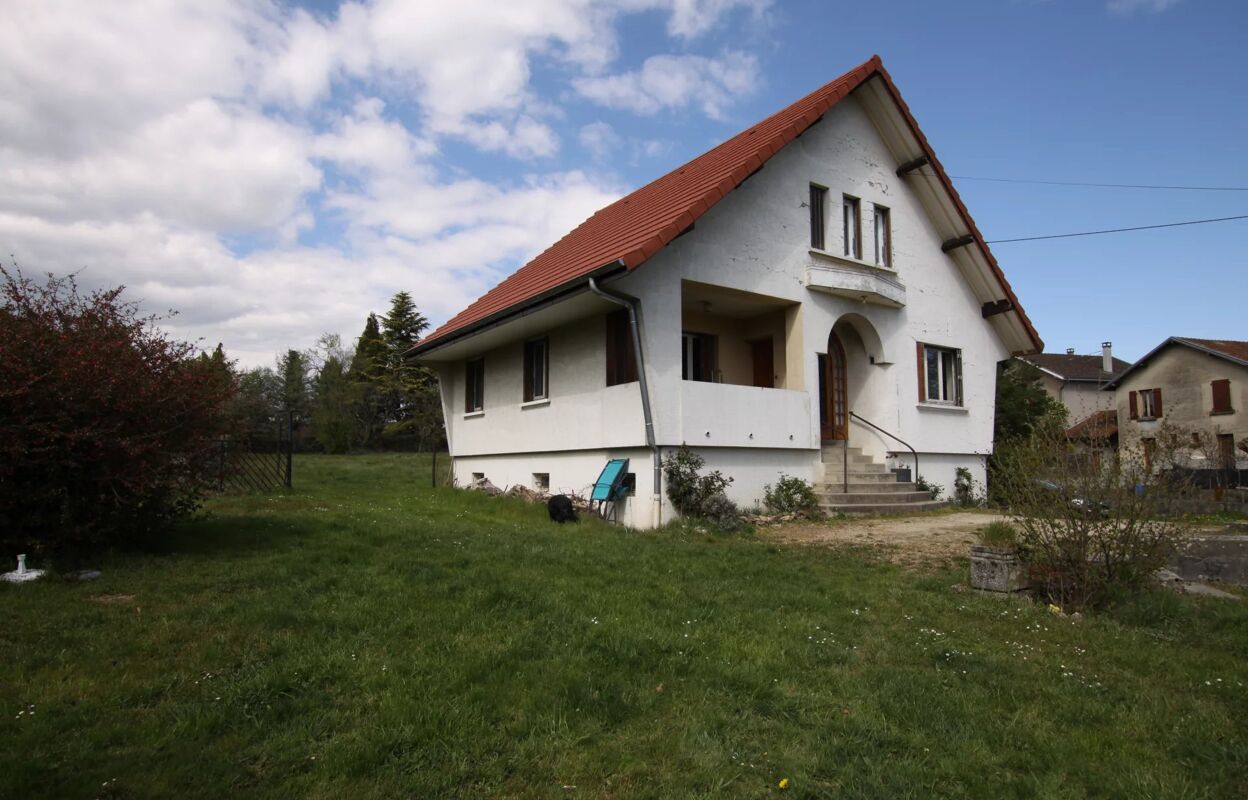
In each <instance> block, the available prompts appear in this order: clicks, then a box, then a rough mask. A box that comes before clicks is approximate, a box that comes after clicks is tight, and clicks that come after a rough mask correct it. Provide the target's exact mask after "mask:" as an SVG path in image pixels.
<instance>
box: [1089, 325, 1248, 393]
mask: <svg viewBox="0 0 1248 800" xmlns="http://www.w3.org/2000/svg"><path fill="white" fill-rule="evenodd" d="M1176 344H1177V345H1182V346H1183V347H1189V348H1191V349H1192V350H1196V351H1197V352H1200V353H1204V354H1205V355H1207V356H1211V357H1213V358H1220V359H1222V360H1223V361H1229V362H1231V363H1232V364H1238V365H1239V366H1241V367H1248V361H1245V360H1244V359H1242V358H1236V357H1235V356H1233V355H1231V354H1230V353H1223V352H1222V351H1221V350H1215V349H1214V348H1212V347H1206V346H1205V345H1203V344H1201V343H1200V342H1193V341H1192V340H1190V339H1184V338H1182V337H1181V336H1171V337H1170V338H1168V339H1166V340H1165V341H1164V342H1162V343H1161V344H1159V345H1157V346H1156V347H1154V348H1153V349H1152V350H1149V351H1148V352H1147V353H1145V354H1144V356H1143V357H1142V358H1139V359H1138V360H1136V362H1135V363H1134V364H1132V365H1131V366H1129V367H1127V369H1126V370H1125V371H1124V372H1123V373H1122V374H1121V375H1119V376H1118V377H1117V378H1114V379H1113V380H1112V381H1110V382H1109V384H1108V385H1107V386H1106V387H1105V388H1106V389H1116V388H1118V385H1119V384H1121V383H1122V382H1123V381H1124V380H1126V378H1127V376H1128V375H1130V374H1131V373H1133V372H1135V371H1136V369H1143V368H1145V367H1147V366H1148V362H1150V361H1152V359H1153V356H1155V355H1157V354H1158V353H1160V352H1161V351H1162V350H1165V349H1166V348H1167V347H1170V346H1171V345H1176Z"/></svg>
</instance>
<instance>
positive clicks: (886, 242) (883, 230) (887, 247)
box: [874, 206, 893, 267]
mask: <svg viewBox="0 0 1248 800" xmlns="http://www.w3.org/2000/svg"><path fill="white" fill-rule="evenodd" d="M874 210H875V215H874V216H875V263H877V264H879V265H880V266H881V267H891V266H892V265H893V232H892V228H891V224H890V222H889V219H888V209H887V208H885V207H884V206H875V207H874Z"/></svg>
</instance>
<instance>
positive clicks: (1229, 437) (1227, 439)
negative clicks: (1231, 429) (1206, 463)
mask: <svg viewBox="0 0 1248 800" xmlns="http://www.w3.org/2000/svg"><path fill="white" fill-rule="evenodd" d="M1218 461H1219V462H1220V463H1219V464H1218V469H1235V436H1234V434H1230V433H1219V434H1218Z"/></svg>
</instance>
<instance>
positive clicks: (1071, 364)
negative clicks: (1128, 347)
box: [1023, 353, 1131, 381]
mask: <svg viewBox="0 0 1248 800" xmlns="http://www.w3.org/2000/svg"><path fill="white" fill-rule="evenodd" d="M1023 360H1024V361H1027V362H1029V363H1032V364H1035V365H1036V366H1037V367H1041V368H1043V369H1047V370H1048V371H1049V372H1052V373H1053V374H1055V375H1060V376H1062V377H1063V378H1065V379H1066V380H1068V381H1099V380H1105V378H1106V377H1110V378H1116V377H1117V376H1118V375H1120V374H1122V372H1124V371H1125V370H1126V369H1127V367H1129V366H1131V363H1130V362H1128V361H1123V360H1122V359H1121V358H1115V359H1114V360H1113V367H1114V371H1113V372H1112V373H1111V374H1110V375H1108V376H1106V374H1105V373H1104V372H1102V371H1101V367H1103V366H1105V362H1104V360H1103V359H1102V357H1101V356H1081V355H1073V354H1070V353H1033V354H1032V355H1029V356H1023Z"/></svg>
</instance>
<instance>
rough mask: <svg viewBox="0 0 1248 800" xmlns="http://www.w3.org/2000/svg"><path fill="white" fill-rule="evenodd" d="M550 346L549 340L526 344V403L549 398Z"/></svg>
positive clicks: (537, 340)
mask: <svg viewBox="0 0 1248 800" xmlns="http://www.w3.org/2000/svg"><path fill="white" fill-rule="evenodd" d="M549 372H550V344H549V340H547V339H534V340H532V341H529V342H525V343H524V402H526V403H529V402H532V401H534V400H546V399H548V398H549V396H550V395H549V386H548V385H547V380H548V373H549Z"/></svg>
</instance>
